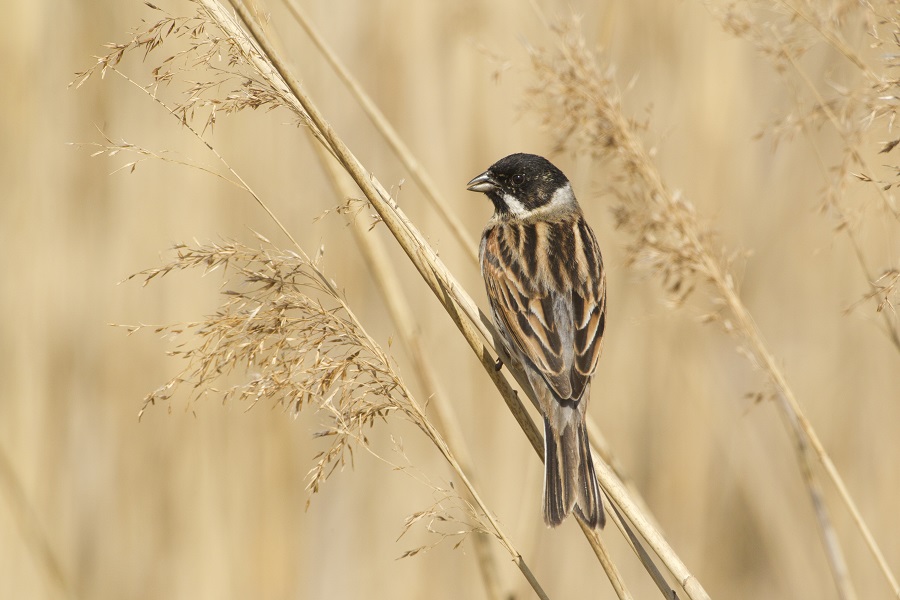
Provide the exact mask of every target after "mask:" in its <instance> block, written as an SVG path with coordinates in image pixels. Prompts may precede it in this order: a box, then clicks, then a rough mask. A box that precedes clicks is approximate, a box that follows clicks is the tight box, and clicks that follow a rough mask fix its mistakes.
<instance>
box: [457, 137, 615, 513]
mask: <svg viewBox="0 0 900 600" xmlns="http://www.w3.org/2000/svg"><path fill="white" fill-rule="evenodd" d="M467 189H468V190H470V191H473V192H483V193H484V194H485V195H486V196H487V197H488V198H489V199H490V200H491V202H492V203H493V204H494V215H493V216H492V217H491V219H490V220H489V221H488V224H487V226H486V227H485V229H484V233H483V234H482V236H481V246H480V248H479V257H480V260H481V274H482V275H483V276H484V281H485V285H486V287H487V295H488V299H489V300H490V304H491V314H492V316H493V319H494V323H495V324H496V326H497V330H498V332H499V334H500V337H501V338H502V340H501V341H502V343H503V345H504V346H505V349H506V351H507V353H508V354H509V355H510V356H512V357H514V358H515V359H517V360H518V361H519V362H520V363H521V365H522V367H523V368H524V370H525V373H526V374H527V375H528V381H529V382H530V383H531V386H532V387H533V388H534V391H535V393H536V395H537V398H538V407H539V409H540V411H541V413H542V415H543V417H544V501H543V513H544V521H545V522H546V523H547V525H550V526H553V527H555V526H557V525H559V524H560V523H562V521H563V519H565V518H566V517H567V516H568V515H569V514H570V513H571V512H572V510H573V509H575V511H576V513H577V514H578V516H579V517H580V518H581V520H582V521H584V522H585V523H586V524H587V525H589V526H590V527H591V528H599V527H603V525H604V523H605V522H606V517H605V516H604V514H603V505H602V502H601V498H600V488H599V486H598V485H597V476H596V474H595V473H594V463H593V460H592V458H591V448H590V444H589V442H588V436H587V429H586V428H585V423H584V419H585V410H586V408H587V403H588V399H589V397H590V387H591V376H592V375H593V374H594V369H595V368H596V367H597V360H598V359H599V358H600V350H601V348H602V341H603V328H604V325H605V323H606V276H605V274H604V272H603V259H602V258H601V256H600V249H599V248H598V247H597V238H596V237H594V232H593V231H592V230H591V228H590V227H589V226H588V224H587V222H586V221H585V220H584V215H583V214H582V212H581V207H580V206H579V205H578V201H577V200H576V199H575V194H574V193H573V192H572V186H571V184H570V183H569V180H568V179H566V176H565V175H563V173H562V171H560V170H559V169H557V168H556V167H555V166H553V165H552V164H551V163H550V161H548V160H547V159H545V158H543V157H540V156H536V155H534V154H512V155H510V156H507V157H506V158H503V159H501V160H499V161H497V162H496V163H494V164H493V165H491V167H490V168H489V169H488V170H487V171H485V172H484V173H482V174H481V175H479V176H478V177H476V178H474V179H473V180H472V181H470V182H469V183H468V185H467Z"/></svg>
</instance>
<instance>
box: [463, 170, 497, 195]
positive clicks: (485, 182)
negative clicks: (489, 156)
mask: <svg viewBox="0 0 900 600" xmlns="http://www.w3.org/2000/svg"><path fill="white" fill-rule="evenodd" d="M498 187H499V186H498V185H497V182H496V181H495V180H494V179H492V178H491V175H490V172H489V171H485V172H484V173H482V174H481V175H479V176H478V177H476V178H475V179H473V180H472V181H470V182H469V183H467V184H466V189H467V190H469V191H470V192H490V191H491V190H495V189H497V188H498Z"/></svg>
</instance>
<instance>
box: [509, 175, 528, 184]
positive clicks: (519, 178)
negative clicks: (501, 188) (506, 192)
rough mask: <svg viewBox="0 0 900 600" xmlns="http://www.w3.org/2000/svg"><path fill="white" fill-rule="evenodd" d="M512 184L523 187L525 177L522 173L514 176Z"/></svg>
mask: <svg viewBox="0 0 900 600" xmlns="http://www.w3.org/2000/svg"><path fill="white" fill-rule="evenodd" d="M512 182H513V185H522V184H523V183H525V176H524V175H522V174H521V173H516V174H515V175H513V176H512Z"/></svg>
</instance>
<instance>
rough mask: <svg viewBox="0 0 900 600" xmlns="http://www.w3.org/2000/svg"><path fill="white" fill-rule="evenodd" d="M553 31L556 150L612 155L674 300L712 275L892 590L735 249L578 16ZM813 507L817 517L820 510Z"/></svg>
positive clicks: (549, 86)
mask: <svg viewBox="0 0 900 600" xmlns="http://www.w3.org/2000/svg"><path fill="white" fill-rule="evenodd" d="M556 31H557V34H558V40H559V43H558V47H557V50H556V52H555V53H552V54H551V53H549V52H542V51H538V50H533V51H532V60H533V66H534V70H535V72H536V74H537V77H538V84H537V85H536V86H534V88H533V90H532V98H533V100H534V108H535V111H536V112H537V113H538V114H541V115H542V117H543V118H544V119H545V121H546V122H547V124H550V123H552V125H553V127H552V130H553V131H556V132H561V133H560V134H559V135H558V137H557V145H558V148H559V149H560V150H576V149H577V150H582V151H586V152H590V153H592V154H593V155H594V156H596V157H601V158H610V159H612V160H614V161H615V163H616V168H615V169H614V170H613V171H614V173H615V175H614V177H615V178H616V179H615V182H614V190H615V193H616V194H617V196H618V200H619V203H618V205H617V206H616V208H615V214H616V218H617V221H618V226H619V227H620V228H621V229H623V230H624V231H626V232H627V233H629V234H631V235H632V236H633V242H632V244H631V246H630V247H629V251H630V253H631V261H630V262H631V264H632V265H633V266H638V267H641V268H645V269H648V270H650V271H652V272H654V273H656V274H658V275H659V276H660V277H661V278H662V280H663V283H664V285H665V286H666V288H667V289H668V291H669V292H670V293H671V294H672V295H673V296H674V297H675V299H676V300H678V301H679V302H680V301H683V300H684V298H685V297H686V296H687V295H688V294H690V293H691V291H693V289H694V286H695V285H696V283H697V282H698V281H700V282H708V283H709V284H710V286H711V290H712V292H711V297H712V299H713V301H714V302H715V303H716V304H718V305H719V306H720V307H721V309H720V312H719V313H717V314H715V315H712V316H710V320H716V321H719V322H720V323H721V324H722V326H723V327H724V328H725V329H726V331H728V332H729V333H731V334H734V335H736V336H737V337H738V338H739V339H740V340H741V342H742V343H743V345H744V346H745V348H746V349H747V350H748V355H749V356H750V357H751V358H752V360H753V363H754V366H756V367H758V368H759V369H760V370H761V371H762V372H763V373H765V374H766V376H767V377H768V379H769V380H770V382H771V384H772V385H773V386H774V388H775V389H776V390H777V393H778V396H779V398H780V400H781V401H780V402H779V403H778V406H779V407H780V408H781V409H782V411H783V413H784V414H785V416H786V418H787V420H788V422H789V423H792V424H793V423H796V427H791V429H790V431H791V435H792V436H793V437H794V439H795V441H796V444H795V447H797V448H798V449H799V448H804V447H807V446H808V447H809V448H811V449H812V452H813V453H814V455H815V457H816V459H817V460H818V461H819V462H820V464H821V465H822V466H823V467H824V469H825V471H826V473H827V475H828V477H829V479H830V480H831V481H832V483H833V485H834V486H835V487H836V488H837V490H838V492H839V494H840V496H841V499H842V501H843V503H844V505H845V506H846V507H847V509H848V510H849V511H850V513H851V515H852V516H853V518H854V522H855V524H856V526H857V527H858V528H859V530H860V532H861V533H862V535H863V536H864V538H865V539H866V542H867V544H868V545H869V548H870V550H871V551H872V553H873V554H874V555H875V557H876V560H877V562H878V564H879V567H880V568H881V570H882V573H883V574H884V575H885V577H886V578H887V579H888V581H889V582H890V583H891V585H892V587H893V589H894V590H895V593H897V592H896V590H897V587H896V583H895V580H894V577H893V575H892V573H891V572H890V569H889V568H888V567H887V564H886V562H885V561H884V560H883V555H882V553H881V551H880V549H879V548H878V546H877V544H876V543H875V540H874V538H873V537H872V535H871V532H870V531H869V529H868V527H867V526H866V524H865V522H864V521H863V519H862V516H861V515H860V513H859V510H858V507H857V506H856V503H855V502H854V501H853V499H852V497H851V496H850V493H849V491H848V490H847V488H846V485H845V484H844V482H843V479H842V478H841V476H840V473H839V472H838V471H837V469H836V467H835V466H834V464H833V462H832V461H831V458H830V457H829V455H828V453H827V451H826V450H825V448H824V446H823V445H822V443H821V441H820V440H819V438H818V435H817V434H816V432H815V429H814V428H813V426H812V424H811V423H810V422H809V420H808V419H807V418H806V416H805V414H804V413H803V411H802V408H801V407H800V404H799V402H798V400H797V398H796V397H795V396H794V393H793V390H792V389H791V388H790V386H789V385H788V383H787V380H786V378H785V376H784V374H783V373H782V371H781V369H780V368H779V367H778V365H777V362H776V360H775V358H774V355H773V354H772V353H771V352H770V351H769V349H768V347H767V346H766V344H765V343H764V341H763V338H762V334H761V333H760V331H759V329H758V328H757V327H756V324H755V322H754V321H753V318H752V316H751V314H750V312H749V311H748V310H747V308H746V306H745V305H744V304H743V301H742V300H741V299H740V296H739V295H738V293H737V290H736V287H735V284H734V280H733V277H732V275H731V272H730V262H731V260H732V258H730V257H729V256H728V255H727V254H726V253H725V251H724V249H722V248H721V247H720V246H719V245H718V244H717V243H716V242H715V241H714V240H713V237H712V234H711V233H710V232H709V231H708V230H706V229H705V228H704V227H703V226H702V225H701V223H700V219H699V218H698V216H697V215H696V213H695V210H694V208H693V206H692V205H690V204H689V203H688V202H687V201H685V200H684V199H682V198H681V197H680V195H678V194H677V193H672V192H671V191H670V190H669V188H668V187H667V186H666V185H665V183H664V182H663V180H662V178H661V176H660V174H659V172H658V170H657V169H656V167H655V165H654V164H653V161H652V160H651V159H650V156H649V154H648V153H647V151H646V150H645V149H644V147H643V144H642V143H641V141H640V138H639V135H638V131H639V130H640V129H641V126H640V124H639V123H637V122H635V121H634V120H631V119H629V118H627V117H626V116H625V115H624V114H623V112H622V110H621V105H620V100H619V99H620V91H619V89H618V87H617V86H616V84H615V81H614V79H613V77H612V75H611V74H610V73H608V72H604V71H602V70H601V69H600V68H599V67H598V66H597V64H596V62H595V59H594V57H593V55H592V54H591V53H590V52H589V51H588V50H587V48H586V46H585V42H584V39H583V37H582V36H581V33H580V29H579V27H578V25H577V23H576V22H573V23H568V24H563V25H561V26H559V27H558V28H557V30H556ZM797 460H798V462H799V464H800V465H801V469H803V470H804V472H809V473H812V471H811V470H809V471H807V470H806V467H804V464H805V453H803V452H799V451H798V454H797ZM819 515H820V523H821V522H822V520H821V519H822V518H823V517H822V512H821V511H820V512H819ZM824 518H825V519H826V520H827V521H830V519H827V517H824ZM829 531H830V525H828V526H827V528H826V529H823V539H825V540H826V542H827V543H828V544H831V542H832V540H833V536H831V535H830V534H829ZM826 552H827V555H828V556H829V557H830V559H832V560H830V561H829V565H830V567H831V568H832V570H833V572H834V573H833V574H834V577H835V581H836V582H839V585H840V586H841V589H842V590H843V592H844V593H847V594H850V595H852V594H853V592H852V588H847V587H844V582H846V578H845V577H843V575H842V573H843V572H844V569H845V567H844V566H842V565H841V564H840V557H839V555H837V554H834V553H832V552H830V551H829V550H828V549H826ZM848 597H849V596H848Z"/></svg>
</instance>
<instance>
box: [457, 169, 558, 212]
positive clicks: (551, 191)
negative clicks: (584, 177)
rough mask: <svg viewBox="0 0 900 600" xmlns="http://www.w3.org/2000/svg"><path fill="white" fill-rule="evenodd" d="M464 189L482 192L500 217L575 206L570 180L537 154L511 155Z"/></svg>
mask: <svg viewBox="0 0 900 600" xmlns="http://www.w3.org/2000/svg"><path fill="white" fill-rule="evenodd" d="M466 189H468V190H469V191H472V192H483V193H484V194H485V195H486V196H487V197H488V198H490V200H491V202H493V203H494V209H495V210H496V211H497V213H499V214H510V215H512V216H513V217H519V218H523V217H527V216H528V215H530V214H531V213H533V212H534V211H535V210H536V209H539V208H541V207H545V206H548V205H551V204H556V203H559V204H560V205H568V204H571V203H574V200H575V197H574V196H573V195H572V188H571V186H570V185H569V180H568V179H566V176H565V175H563V173H562V171H560V170H559V169H557V168H556V167H555V166H553V164H552V163H551V162H550V161H549V160H547V159H546V158H544V157H542V156H537V155H536V154H521V153H520V154H510V155H509V156H507V157H506V158H501V159H500V160H498V161H497V162H495V163H494V164H493V165H491V167H490V168H489V169H488V170H487V171H485V172H484V173H482V174H481V175H479V176H478V177H476V178H474V179H473V180H472V181H470V182H469V183H468V184H467V186H466Z"/></svg>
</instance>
